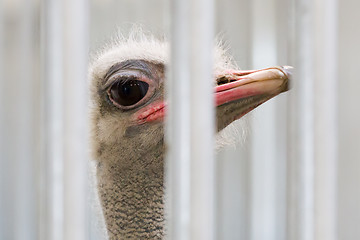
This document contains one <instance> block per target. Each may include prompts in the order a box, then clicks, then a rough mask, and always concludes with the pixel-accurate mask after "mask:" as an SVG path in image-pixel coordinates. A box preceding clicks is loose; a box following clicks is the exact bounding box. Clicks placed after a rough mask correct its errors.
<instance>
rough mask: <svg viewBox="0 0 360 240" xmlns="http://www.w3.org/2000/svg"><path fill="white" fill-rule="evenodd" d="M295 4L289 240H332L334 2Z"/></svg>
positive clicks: (334, 195) (335, 227)
mask: <svg viewBox="0 0 360 240" xmlns="http://www.w3.org/2000/svg"><path fill="white" fill-rule="evenodd" d="M294 4H295V5H294V6H295V16H296V32H295V39H296V40H295V44H294V48H295V51H294V59H295V66H296V69H297V74H296V79H295V81H294V83H293V84H294V88H293V91H292V93H291V96H292V97H291V99H290V100H291V104H290V105H291V107H290V109H291V112H290V122H291V126H290V131H289V138H290V140H291V142H292V143H291V149H290V150H291V151H290V159H291V161H290V164H289V176H290V184H289V192H290V194H289V207H290V208H289V212H290V214H289V221H290V224H289V231H288V239H301V240H313V239H315V240H317V239H336V235H337V226H336V210H335V206H336V161H337V117H336V111H337V94H336V86H337V56H336V55H337V47H336V45H337V15H336V6H337V1H336V0H332V1H323V0H318V1H315V2H313V1H308V0H302V1H296V3H294ZM320 29H321V30H320ZM291 212H293V213H291Z"/></svg>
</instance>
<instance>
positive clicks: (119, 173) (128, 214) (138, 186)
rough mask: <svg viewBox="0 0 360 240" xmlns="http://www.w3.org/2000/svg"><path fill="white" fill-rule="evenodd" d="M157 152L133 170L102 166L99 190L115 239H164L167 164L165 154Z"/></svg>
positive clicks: (99, 176) (112, 236)
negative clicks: (164, 184) (164, 198)
mask: <svg viewBox="0 0 360 240" xmlns="http://www.w3.org/2000/svg"><path fill="white" fill-rule="evenodd" d="M161 150H163V149H161ZM157 153H159V149H157V150H155V151H154V152H153V153H150V154H146V155H145V156H144V157H143V158H142V159H139V161H136V163H134V165H135V167H134V168H131V169H129V168H128V169H120V168H117V167H114V166H109V165H105V164H101V165H98V168H97V178H98V190H99V195H100V200H101V205H102V209H103V213H104V216H105V222H106V226H107V230H108V235H109V238H110V239H111V240H113V239H162V238H163V225H164V212H163V208H164V203H163V197H164V196H163V192H164V191H163V183H164V180H163V179H164V167H163V155H162V154H161V155H160V156H159V154H157ZM139 163H142V164H139ZM144 163H145V165H144ZM138 164H139V165H138Z"/></svg>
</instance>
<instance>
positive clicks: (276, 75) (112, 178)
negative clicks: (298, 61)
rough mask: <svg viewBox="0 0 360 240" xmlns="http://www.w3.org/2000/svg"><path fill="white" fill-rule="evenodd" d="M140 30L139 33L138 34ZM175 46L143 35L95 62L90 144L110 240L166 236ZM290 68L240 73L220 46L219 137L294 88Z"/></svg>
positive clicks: (217, 62) (216, 64)
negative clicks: (168, 71)
mask: <svg viewBox="0 0 360 240" xmlns="http://www.w3.org/2000/svg"><path fill="white" fill-rule="evenodd" d="M135 35H136V34H135ZM167 64H168V44H167V43H166V42H164V41H160V40H156V39H154V38H153V37H149V36H145V35H144V34H137V35H136V36H134V35H132V36H130V37H129V38H126V39H125V38H123V39H120V40H117V41H116V42H115V43H114V44H112V45H111V46H109V47H107V48H106V49H104V50H103V51H102V52H101V53H100V54H99V55H98V56H97V57H96V59H95V60H94V61H93V63H92V65H91V66H90V71H89V72H90V80H91V83H90V87H91V99H92V109H91V115H92V126H91V128H92V129H91V141H92V150H93V158H94V160H95V163H96V178H97V190H98V194H99V198H100V204H101V208H102V212H103V215H104V218H105V223H106V228H107V233H108V236H109V238H110V239H162V238H163V236H164V229H163V226H164V213H163V209H164V200H163V194H164V192H163V188H164V152H165V146H164V122H163V119H164V115H165V111H164V108H165V106H166V102H165V100H164V81H166V76H165V68H166V67H167ZM289 74H290V67H272V68H267V69H262V70H252V71H239V70H236V66H235V65H234V64H233V61H232V60H231V58H230V57H229V56H228V55H227V54H226V52H225V51H224V50H223V48H222V47H221V46H215V47H214V74H213V75H214V82H215V83H214V85H215V90H214V92H215V99H216V101H215V102H216V118H217V131H218V135H219V134H221V132H222V130H223V129H224V128H225V127H226V126H227V125H229V124H230V123H231V122H233V121H234V120H236V119H239V118H240V117H242V116H244V115H245V114H246V113H248V112H249V111H251V110H252V109H254V108H256V107H257V106H259V105H260V104H262V103H264V102H265V101H267V100H269V99H270V98H272V97H274V96H276V95H278V94H280V93H281V92H284V91H286V90H287V87H288V77H289Z"/></svg>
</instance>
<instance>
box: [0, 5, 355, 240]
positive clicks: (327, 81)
mask: <svg viewBox="0 0 360 240" xmlns="http://www.w3.org/2000/svg"><path fill="white" fill-rule="evenodd" d="M60 2H61V1H51V0H49V1H46V0H0V239H21V240H23V239H34V240H35V239H50V238H49V237H48V236H49V235H47V234H48V232H51V231H54V232H56V231H62V226H60V225H56V223H61V219H62V218H63V217H64V216H65V217H66V213H65V211H64V212H63V209H62V208H57V209H52V207H53V206H65V207H64V208H66V203H67V200H66V199H71V198H72V197H74V196H71V195H70V196H67V195H66V194H67V193H66V192H67V189H68V188H67V187H66V186H68V185H66V184H65V187H64V189H60V190H59V189H57V190H56V189H55V190H54V189H50V188H52V187H53V186H61V184H62V182H60V183H59V182H58V181H64V182H66V179H67V178H66V176H67V175H66V174H67V173H66V171H67V169H68V168H70V167H71V166H72V165H71V163H70V165H69V162H67V163H66V160H64V166H65V167H60V168H61V169H63V171H60V172H59V171H57V170H56V169H57V168H56V164H59V163H61V161H62V159H66V158H67V156H70V155H71V157H72V158H74V157H75V158H76V156H79V158H80V159H86V158H87V154H86V151H84V152H80V153H78V155H76V153H75V154H74V153H73V152H72V151H71V148H69V147H68V146H67V145H69V143H68V142H67V141H66V139H68V137H69V136H68V135H67V133H64V134H62V133H61V132H60V133H59V131H61V129H60V130H59V128H58V127H59V126H60V128H61V126H62V125H61V124H65V125H66V124H68V121H69V120H67V119H68V118H71V117H72V115H71V114H73V112H71V111H70V112H67V110H64V109H63V106H62V105H61V103H59V102H56V100H53V97H54V96H55V95H56V94H60V95H61V92H62V91H64V92H68V93H66V94H68V95H63V96H62V97H63V98H65V99H69V100H68V101H70V102H72V103H74V102H77V103H78V107H79V108H84V109H85V108H86V103H85V102H84V100H85V99H86V92H87V85H86V76H85V75H86V72H85V71H84V69H85V67H84V66H80V67H81V70H79V71H75V72H73V71H72V70H71V67H69V66H68V65H70V64H71V63H69V62H67V61H66V60H69V59H71V58H72V57H74V56H75V55H76V56H78V58H77V59H78V60H79V62H81V61H83V62H85V61H86V58H87V56H88V55H89V54H90V53H95V52H96V51H97V50H98V49H99V48H101V47H102V46H103V45H104V44H106V43H107V42H109V41H110V39H111V37H112V36H114V35H115V34H116V32H118V31H120V32H121V33H123V34H125V35H126V33H127V32H128V31H129V29H130V28H131V27H132V25H133V24H134V23H136V24H141V25H142V26H143V28H144V29H146V30H148V31H150V32H152V33H153V34H154V35H156V36H162V35H164V34H165V35H167V34H168V32H169V28H170V23H169V19H170V12H169V5H170V2H169V1H165V0H91V1H79V2H80V3H79V4H72V3H71V1H64V2H66V4H67V5H66V4H65V6H63V5H62V3H60ZM215 4H216V23H215V32H216V33H217V35H218V36H220V37H221V38H222V39H223V40H224V41H225V43H226V46H228V47H229V52H230V53H231V54H232V55H233V56H234V60H235V61H236V63H237V64H238V65H239V66H240V67H241V68H242V69H252V68H263V67H268V66H274V65H293V66H295V68H296V69H297V74H296V76H295V78H294V83H293V88H292V90H291V91H290V92H289V93H287V94H282V95H281V96H279V97H277V98H276V99H273V100H271V101H269V102H268V103H266V104H264V105H263V106H261V107H259V108H258V109H257V110H255V111H254V113H253V114H252V117H251V121H250V128H251V130H250V131H249V135H248V139H247V141H246V142H245V143H244V144H240V143H239V144H237V146H236V147H233V146H231V147H228V148H227V149H225V150H224V151H221V152H220V153H218V154H217V186H216V187H217V239H245V240H271V239H273V240H281V239H283V240H298V239H299V240H331V239H340V240H343V239H346V240H355V239H360V227H359V224H360V205H359V203H360V188H359V187H358V184H359V183H360V141H359V139H360V125H359V123H360V107H359V106H358V104H357V103H359V102H360V94H359V92H360V76H359V74H358V72H357V71H358V69H360V61H359V55H360V45H359V42H360V28H359V27H357V23H358V22H360V15H359V14H358V9H360V2H359V1H356V0H341V1H336V0H329V1H326V0H316V1H306V0H288V1H287V0H252V1H251V0H237V1H235V0H222V1H221V0H217V1H216V2H215ZM73 5H74V6H73ZM56 6H63V7H62V8H61V9H60V8H57V7H56ZM50 9H51V11H50ZM69 9H72V10H71V11H70V10H69ZM57 14H58V15H57ZM199 14H201V13H199ZM64 16H65V17H64ZM66 18H67V19H66ZM82 19H83V20H82ZM54 27H55V28H54ZM67 29H69V30H67ZM72 39H77V40H78V42H77V43H76V44H75V45H74V46H75V48H73V49H72V51H71V50H69V49H71V48H69V47H66V46H65V47H64V46H63V45H62V44H63V42H67V41H70V42H71V40H72ZM65 45H66V44H65ZM76 46H78V47H76ZM79 46H80V47H79ZM62 50H64V51H62ZM77 54H78V55H77ZM90 56H91V54H90ZM57 58H59V59H60V60H59V62H56V61H55V60H53V59H57ZM61 59H65V62H61V61H62V60H61ZM90 59H91V57H90ZM59 65H61V68H60V67H57V66H59ZM49 69H51V70H49ZM62 69H65V70H64V72H62ZM69 69H70V70H69ZM67 74H69V75H71V76H82V77H80V78H81V79H82V80H79V82H78V83H76V84H75V85H72V84H70V83H69V81H66V80H64V84H63V85H61V83H62V81H63V79H67ZM50 78H52V80H50ZM54 79H55V80H54ZM66 82H67V83H66ZM59 83H60V85H56V84H59ZM52 84H53V85H52ZM59 86H60V87H59ZM54 89H55V90H54ZM57 89H58V90H59V91H58V92H57V91H56V90H57ZM71 89H72V90H74V89H75V90H79V91H80V92H81V94H83V95H81V94H80V98H81V97H83V98H82V99H79V96H75V95H76V94H72V92H73V91H72V90H71ZM51 91H52V92H51ZM71 97H74V99H72V98H71ZM60 98H61V96H60ZM54 99H55V98H54ZM59 104H60V105H59ZM65 105H66V104H65ZM75 107H76V106H75ZM57 110H59V111H57ZM84 112H85V110H84ZM59 118H64V119H63V120H61V121H60V122H59ZM80 120H83V121H86V115H84V116H83V118H81V119H80ZM80 120H79V121H80ZM51 131H54V132H51ZM79 131H80V132H79V134H80V138H79V139H86V124H85V123H84V127H83V128H81V129H80V130H79ZM81 131H82V132H81ZM75 132H76V131H75ZM56 136H62V139H57V138H56ZM59 144H60V145H59ZM85 146H86V145H84V144H80V146H78V147H79V148H80V149H82V148H84V147H85ZM62 147H64V149H67V150H65V151H64V152H62V150H61V149H63V148H62ZM49 149H50V150H49ZM68 152H70V155H67V154H68ZM49 159H52V160H51V163H49V161H50V160H49ZM51 164H55V165H51ZM81 166H86V164H84V165H79V166H77V167H80V168H81ZM75 167H76V166H75ZM53 174H55V175H53ZM56 174H57V175H56ZM54 176H55V177H54ZM56 176H58V177H56ZM80 177H81V176H80ZM70 185H71V184H70ZM64 192H65V195H61V193H64ZM51 193H54V194H56V193H58V194H59V193H60V195H58V197H59V199H60V200H59V199H56V198H50V199H49V196H54V195H51ZM62 198H63V199H62ZM80 200H81V199H80ZM80 204H81V202H80ZM84 211H87V216H88V218H87V219H90V221H89V222H90V223H89V224H91V225H90V226H92V227H86V226H85V229H88V233H86V234H87V235H86V234H85V235H86V236H88V238H90V239H99V238H100V235H101V234H99V231H97V230H96V229H94V225H96V224H97V222H98V219H96V218H97V215H96V214H94V213H92V212H91V211H90V208H84ZM49 212H51V213H52V214H54V215H52V216H54V219H55V220H52V221H46V219H47V216H49ZM50 215H51V214H50ZM64 225H66V223H65V224H64ZM74 227H75V228H76V227H77V226H74ZM49 229H53V230H49ZM69 231H70V230H69ZM70 235H71V234H70ZM70 235H69V236H70ZM66 236H68V235H67V234H66V233H65V234H64V235H63V236H57V237H54V238H53V239H71V238H66ZM62 237H63V238H62ZM77 239H80V238H77Z"/></svg>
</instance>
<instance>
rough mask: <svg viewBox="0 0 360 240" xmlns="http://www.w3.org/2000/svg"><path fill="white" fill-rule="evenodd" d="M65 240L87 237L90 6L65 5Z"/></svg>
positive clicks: (80, 2) (81, 2)
mask: <svg viewBox="0 0 360 240" xmlns="http://www.w3.org/2000/svg"><path fill="white" fill-rule="evenodd" d="M63 4H64V5H63V7H64V8H63V14H64V15H63V17H64V19H63V20H64V22H63V23H64V29H63V31H64V35H63V37H64V39H63V41H64V49H63V50H64V52H63V54H64V61H63V65H64V133H63V134H64V239H77V240H85V239H88V236H87V233H88V231H87V225H88V223H87V220H86V219H87V218H86V211H87V204H86V203H87V194H86V190H87V187H86V182H87V169H88V161H89V158H88V144H87V143H88V140H87V131H88V129H87V126H88V124H87V122H88V114H87V108H88V100H87V99H88V97H87V92H88V87H87V62H88V2H87V1H86V0H78V1H72V0H66V1H63Z"/></svg>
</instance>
